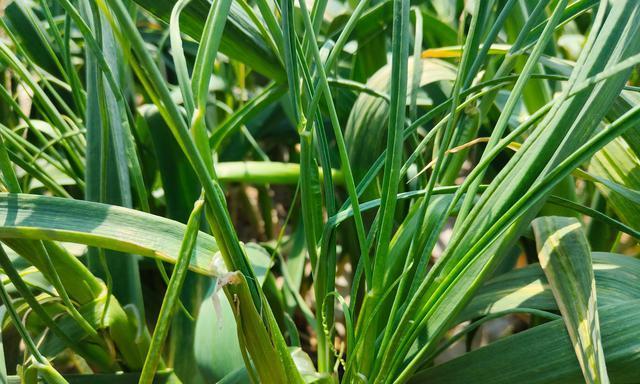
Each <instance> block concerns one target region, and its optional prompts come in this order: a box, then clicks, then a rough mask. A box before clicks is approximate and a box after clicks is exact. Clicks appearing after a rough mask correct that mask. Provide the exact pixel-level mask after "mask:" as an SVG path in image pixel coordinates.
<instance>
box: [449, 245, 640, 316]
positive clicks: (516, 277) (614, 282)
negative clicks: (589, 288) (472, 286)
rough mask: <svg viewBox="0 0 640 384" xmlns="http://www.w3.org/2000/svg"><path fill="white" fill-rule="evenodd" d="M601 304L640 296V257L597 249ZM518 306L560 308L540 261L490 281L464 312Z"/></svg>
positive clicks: (479, 312) (595, 265) (481, 313)
mask: <svg viewBox="0 0 640 384" xmlns="http://www.w3.org/2000/svg"><path fill="white" fill-rule="evenodd" d="M592 258H593V272H594V276H595V282H596V292H597V297H598V300H597V304H598V307H602V306H607V305H612V304H620V303H624V302H627V301H631V300H638V299H640V287H636V285H635V284H629V281H635V280H637V279H640V261H638V260H637V259H634V258H632V257H629V256H623V255H616V254H613V253H602V252H593V254H592ZM517 308H533V309H539V310H544V311H556V310H557V309H558V305H557V303H556V300H555V298H554V297H553V293H552V292H551V288H550V287H549V283H548V281H547V278H546V276H545V275H544V272H543V271H542V268H541V267H540V264H537V263H536V264H531V265H528V266H526V267H524V268H519V269H515V270H513V271H510V272H507V273H505V274H503V275H500V276H498V277H496V278H494V279H492V280H490V281H488V282H487V283H486V284H485V285H484V286H483V287H482V288H481V289H480V290H479V291H478V293H477V294H476V295H475V297H474V298H473V300H472V301H471V303H469V305H468V306H467V307H466V308H465V310H464V311H463V312H462V313H461V314H460V316H459V317H458V319H457V321H458V322H463V321H466V320H470V319H472V318H477V317H481V316H485V315H489V314H494V313H499V312H503V311H508V310H515V309H517Z"/></svg>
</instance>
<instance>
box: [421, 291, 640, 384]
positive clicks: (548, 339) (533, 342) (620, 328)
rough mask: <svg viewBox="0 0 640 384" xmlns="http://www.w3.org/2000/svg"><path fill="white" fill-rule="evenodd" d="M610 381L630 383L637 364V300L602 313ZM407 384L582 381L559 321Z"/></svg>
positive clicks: (639, 325)
mask: <svg viewBox="0 0 640 384" xmlns="http://www.w3.org/2000/svg"><path fill="white" fill-rule="evenodd" d="M600 317H601V322H600V329H601V330H602V341H603V347H604V352H605V356H606V357H607V368H608V371H609V377H610V378H611V381H612V382H614V383H620V384H622V383H629V384H630V383H635V382H637V380H638V377H637V372H638V371H637V367H638V364H640V355H638V353H637V351H638V347H640V345H639V344H638V340H639V339H640V301H638V300H634V301H629V302H625V303H620V304H614V305H610V306H606V307H603V308H601V310H600ZM410 382H411V383H430V384H445V383H446V384H463V383H465V384H466V383H472V382H473V383H494V384H511V383H527V384H578V383H584V376H583V375H582V372H581V370H580V366H579V364H578V361H577V359H576V355H575V353H574V350H573V348H572V342H571V339H570V338H569V335H568V334H567V330H566V327H565V325H564V323H563V320H560V319H559V320H554V321H551V322H549V323H546V324H543V325H540V326H537V327H535V328H533V329H530V330H528V331H524V332H520V333H518V334H516V335H513V336H509V337H507V338H505V339H503V340H499V341H496V342H494V343H492V344H490V345H488V346H486V347H483V348H480V349H478V350H475V351H472V352H469V353H466V354H464V355H462V356H461V357H459V358H456V359H454V360H451V361H449V362H446V363H444V364H441V365H438V366H436V367H434V368H429V369H426V370H424V371H422V372H419V373H418V374H416V375H414V376H413V378H412V379H411V381H410Z"/></svg>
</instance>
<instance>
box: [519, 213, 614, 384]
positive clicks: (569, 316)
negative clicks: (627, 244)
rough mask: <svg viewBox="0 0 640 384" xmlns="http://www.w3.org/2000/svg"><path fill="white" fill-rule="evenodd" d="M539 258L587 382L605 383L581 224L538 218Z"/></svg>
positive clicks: (588, 254) (592, 283)
mask: <svg viewBox="0 0 640 384" xmlns="http://www.w3.org/2000/svg"><path fill="white" fill-rule="evenodd" d="M531 225H532V226H533V231H534V233H535V237H536V245H537V248H538V258H539V259H540V265H541V266H542V270H543V271H544V273H545V275H546V276H547V279H548V281H549V284H550V285H551V290H552V291H553V295H554V297H555V298H556V302H557V303H558V307H559V308H560V313H562V318H563V319H564V322H565V324H566V327H567V331H568V333H569V337H570V338H571V340H572V342H573V345H574V349H575V353H576V356H577V357H578V361H579V362H580V367H581V368H582V372H583V374H584V377H585V380H586V381H587V382H588V383H608V382H609V377H608V376H607V367H606V365H605V362H604V352H603V351H602V344H601V341H600V325H599V319H598V306H597V298H596V284H595V278H594V276H593V269H592V266H591V264H592V262H591V251H590V250H589V243H588V240H587V238H586V236H585V235H584V233H583V231H582V226H581V225H580V222H579V221H578V220H577V219H575V218H568V217H540V218H537V219H535V220H534V221H533V222H532V224H531Z"/></svg>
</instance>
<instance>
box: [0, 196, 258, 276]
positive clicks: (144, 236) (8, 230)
mask: <svg viewBox="0 0 640 384" xmlns="http://www.w3.org/2000/svg"><path fill="white" fill-rule="evenodd" d="M0 223H1V226H0V238H3V239H12V238H16V239H18V238H19V239H38V240H57V241H66V242H75V243H79V244H86V245H90V246H94V247H102V248H106V249H112V250H116V251H121V252H130V253H135V254H139V255H142V256H148V257H152V258H157V259H160V260H162V261H166V262H169V263H173V264H175V262H176V259H177V257H178V254H179V249H180V244H181V242H182V238H183V237H184V233H185V228H186V227H185V225H184V224H182V223H179V222H176V221H173V220H169V219H165V218H163V217H160V216H155V215H151V214H148V213H144V212H140V211H136V210H133V209H128V208H123V207H118V206H113V205H107V204H101V203H93V202H88V201H79V200H71V199H63V198H57V197H46V196H36V195H28V194H9V193H0ZM245 249H246V252H247V253H248V254H249V255H251V254H254V252H255V251H254V250H255V248H252V247H245ZM216 252H218V246H217V245H216V242H215V240H214V238H213V237H212V236H211V235H208V234H206V233H200V234H198V241H197V242H196V246H195V252H194V255H193V258H192V260H191V263H190V267H189V268H190V269H191V270H192V271H194V272H197V273H200V274H203V275H207V276H217V275H218V273H219V271H218V270H217V266H216V265H214V260H215V256H214V255H215V254H216ZM249 258H251V256H249ZM257 272H258V271H256V273H257Z"/></svg>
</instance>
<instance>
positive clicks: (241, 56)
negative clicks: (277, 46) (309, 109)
mask: <svg viewBox="0 0 640 384" xmlns="http://www.w3.org/2000/svg"><path fill="white" fill-rule="evenodd" d="M135 2H136V3H137V4H138V5H139V6H140V7H142V8H143V9H145V10H147V11H149V12H151V13H152V14H153V15H155V16H156V17H158V18H159V19H160V20H163V21H164V22H165V23H169V19H170V17H171V10H172V9H173V5H174V3H175V1H173V0H159V1H156V0H135ZM209 8H211V3H210V2H209V1H207V0H193V1H191V2H190V3H189V5H188V6H187V7H186V8H185V9H184V10H183V11H182V17H181V26H180V27H181V28H180V29H181V30H182V31H183V32H184V33H186V34H188V35H189V36H191V37H192V38H193V39H195V40H197V41H200V35H201V34H202V30H203V29H204V25H205V21H206V19H207V14H208V13H209ZM220 51H221V52H222V53H224V54H226V55H228V56H229V57H231V58H233V59H235V60H238V61H241V62H243V63H245V64H247V65H249V66H250V67H252V68H254V69H255V70H257V71H258V72H260V73H262V74H263V75H265V76H267V77H269V78H271V79H274V80H279V81H283V80H284V79H285V73H284V70H283V68H282V65H281V64H280V61H279V59H278V57H277V56H276V54H275V53H274V52H273V51H272V50H271V48H270V47H269V45H268V44H267V43H266V42H265V41H264V40H263V38H262V35H261V34H260V30H259V29H258V28H257V27H256V25H255V24H254V23H253V21H252V20H251V18H250V17H249V15H247V13H246V12H245V11H244V10H243V9H242V7H241V6H240V5H238V4H237V3H235V2H234V3H233V5H232V6H231V10H230V12H229V19H228V22H227V27H226V29H225V31H224V34H223V35H222V42H221V45H220Z"/></svg>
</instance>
